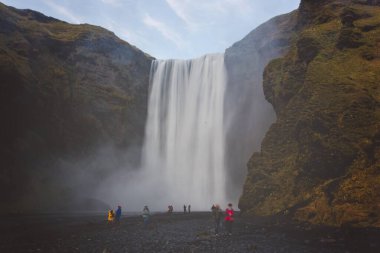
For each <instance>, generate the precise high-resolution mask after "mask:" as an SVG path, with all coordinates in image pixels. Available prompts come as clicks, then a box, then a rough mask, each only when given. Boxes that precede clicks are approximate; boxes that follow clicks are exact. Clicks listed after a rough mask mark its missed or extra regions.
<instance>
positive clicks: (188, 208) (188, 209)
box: [187, 205, 191, 213]
mask: <svg viewBox="0 0 380 253" xmlns="http://www.w3.org/2000/svg"><path fill="white" fill-rule="evenodd" d="M190 208H191V205H189V206H188V207H187V211H188V212H189V213H190Z"/></svg>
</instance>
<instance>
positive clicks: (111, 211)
mask: <svg viewBox="0 0 380 253" xmlns="http://www.w3.org/2000/svg"><path fill="white" fill-rule="evenodd" d="M114 219H115V213H114V212H113V210H109V211H108V222H113V221H114Z"/></svg>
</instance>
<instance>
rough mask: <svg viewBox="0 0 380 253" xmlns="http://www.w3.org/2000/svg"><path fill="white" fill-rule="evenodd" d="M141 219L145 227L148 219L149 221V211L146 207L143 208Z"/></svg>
mask: <svg viewBox="0 0 380 253" xmlns="http://www.w3.org/2000/svg"><path fill="white" fill-rule="evenodd" d="M142 217H143V220H144V226H145V227H146V226H147V225H148V224H149V219H150V211H149V208H148V206H144V209H143V212H142Z"/></svg>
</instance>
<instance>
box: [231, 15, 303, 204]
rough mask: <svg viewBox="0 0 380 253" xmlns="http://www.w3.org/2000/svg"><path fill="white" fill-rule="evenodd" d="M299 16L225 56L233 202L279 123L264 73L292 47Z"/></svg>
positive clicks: (278, 20) (264, 28) (274, 24)
mask: <svg viewBox="0 0 380 253" xmlns="http://www.w3.org/2000/svg"><path fill="white" fill-rule="evenodd" d="M296 20H297V12H296V11H294V12H292V13H289V14H286V15H282V16H278V17H275V18H273V19H271V20H269V21H268V22H266V23H264V24H262V25H261V26H259V27H258V28H256V29H255V30H253V31H252V32H251V33H249V34H248V35H247V36H246V37H244V38H243V39H242V40H241V41H239V42H236V43H235V44H233V45H232V46H231V47H230V48H228V49H227V50H226V52H225V64H226V69H227V73H228V85H227V91H226V101H225V112H226V115H225V121H226V126H227V151H226V152H227V162H228V164H227V167H228V168H229V171H228V172H229V177H228V178H229V179H230V180H231V182H229V183H230V184H231V186H232V187H229V194H230V196H229V197H230V198H231V199H236V198H237V197H238V196H239V195H240V194H241V186H242V185H243V182H244V179H245V177H246V171H247V170H246V163H247V161H248V160H249V157H250V156H251V155H252V152H253V151H259V150H260V144H261V141H262V139H263V138H264V135H265V133H266V132H267V131H268V128H269V126H270V125H271V124H272V123H273V122H274V121H275V117H276V116H275V112H274V110H273V107H272V105H271V104H270V103H269V102H268V101H267V100H266V99H265V96H264V92H263V86H262V82H263V78H262V76H263V75H262V73H263V71H264V68H265V66H266V65H267V64H268V62H269V61H270V60H272V59H274V58H278V57H281V56H283V55H284V54H285V53H286V52H287V50H288V49H289V46H290V44H291V40H292V38H293V35H294V26H295V24H296Z"/></svg>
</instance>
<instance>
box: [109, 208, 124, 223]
mask: <svg viewBox="0 0 380 253" xmlns="http://www.w3.org/2000/svg"><path fill="white" fill-rule="evenodd" d="M120 217H121V206H117V209H116V212H114V211H113V210H112V209H111V210H109V211H108V222H114V221H115V222H119V221H120Z"/></svg>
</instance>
